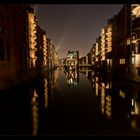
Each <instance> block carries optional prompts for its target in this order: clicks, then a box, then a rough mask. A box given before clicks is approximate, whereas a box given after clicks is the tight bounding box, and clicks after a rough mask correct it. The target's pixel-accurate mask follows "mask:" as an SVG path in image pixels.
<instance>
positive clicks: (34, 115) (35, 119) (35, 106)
mask: <svg viewBox="0 0 140 140" xmlns="http://www.w3.org/2000/svg"><path fill="white" fill-rule="evenodd" d="M37 99H38V95H37V93H36V90H35V89H33V90H32V102H31V103H32V135H34V136H35V135H37V131H38V102H37Z"/></svg>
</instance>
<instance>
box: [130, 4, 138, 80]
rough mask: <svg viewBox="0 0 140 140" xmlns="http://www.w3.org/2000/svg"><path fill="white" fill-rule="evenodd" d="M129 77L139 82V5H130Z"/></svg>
mask: <svg viewBox="0 0 140 140" xmlns="http://www.w3.org/2000/svg"><path fill="white" fill-rule="evenodd" d="M131 17H132V19H131V23H132V32H131V45H132V48H131V54H132V56H131V60H130V62H131V75H132V77H134V79H136V80H137V79H138V80H140V4H132V5H131Z"/></svg>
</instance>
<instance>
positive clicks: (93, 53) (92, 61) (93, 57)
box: [90, 44, 96, 67]
mask: <svg viewBox="0 0 140 140" xmlns="http://www.w3.org/2000/svg"><path fill="white" fill-rule="evenodd" d="M95 47H96V44H93V47H92V48H91V49H90V53H91V66H92V67H95Z"/></svg>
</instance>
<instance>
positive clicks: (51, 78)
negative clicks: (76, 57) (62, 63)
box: [47, 68, 58, 99]
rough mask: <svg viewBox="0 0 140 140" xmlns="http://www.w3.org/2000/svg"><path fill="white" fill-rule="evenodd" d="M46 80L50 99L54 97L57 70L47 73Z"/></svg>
mask: <svg viewBox="0 0 140 140" xmlns="http://www.w3.org/2000/svg"><path fill="white" fill-rule="evenodd" d="M47 80H48V91H49V94H50V95H51V99H53V97H54V89H55V87H56V82H57V80H58V68H56V69H55V70H53V71H49V72H48V73H47Z"/></svg>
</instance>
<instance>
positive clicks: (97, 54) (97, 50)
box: [95, 36, 101, 68]
mask: <svg viewBox="0 0 140 140" xmlns="http://www.w3.org/2000/svg"><path fill="white" fill-rule="evenodd" d="M95 65H96V68H99V67H100V65H101V36H99V37H98V38H97V39H96V46H95Z"/></svg>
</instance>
